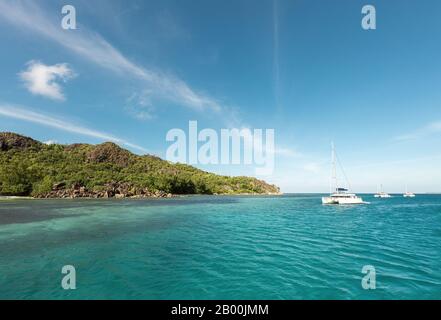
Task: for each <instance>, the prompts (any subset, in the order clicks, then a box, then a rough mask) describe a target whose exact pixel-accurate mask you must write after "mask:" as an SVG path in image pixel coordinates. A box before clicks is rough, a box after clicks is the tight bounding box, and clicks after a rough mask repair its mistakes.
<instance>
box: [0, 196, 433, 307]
mask: <svg viewBox="0 0 441 320" xmlns="http://www.w3.org/2000/svg"><path fill="white" fill-rule="evenodd" d="M363 198H364V200H365V201H370V202H371V204H369V205H359V206H323V205H322V204H321V202H320V195H284V196H274V197H269V196H268V197H266V196H262V197H246V196H243V197H242V196H235V197H228V196H192V197H183V198H174V199H156V200H11V201H9V200H8V201H0V298H2V299H440V298H441V195H417V197H416V198H414V199H409V198H403V197H401V196H398V195H397V196H395V197H394V198H391V199H376V198H374V197H373V196H372V195H363ZM65 265H72V266H74V267H75V271H76V289H75V290H64V289H63V288H62V286H61V282H62V279H63V277H64V276H66V275H65V274H62V272H61V270H62V267H63V266H65ZM366 265H370V266H373V267H374V268H375V289H370V290H365V289H363V287H362V278H363V277H364V276H365V274H363V273H362V269H363V267H364V266H366ZM370 276H373V273H370ZM372 279H373V278H372V277H371V278H370V280H372ZM370 283H371V284H372V282H370Z"/></svg>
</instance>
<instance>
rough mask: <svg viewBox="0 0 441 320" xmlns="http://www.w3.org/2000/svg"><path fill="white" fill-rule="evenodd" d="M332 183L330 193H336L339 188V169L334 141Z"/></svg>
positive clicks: (332, 143) (332, 147) (332, 145)
mask: <svg viewBox="0 0 441 320" xmlns="http://www.w3.org/2000/svg"><path fill="white" fill-rule="evenodd" d="M331 163H332V167H331V183H330V193H334V192H335V191H336V190H337V188H338V181H337V167H336V164H335V146H334V141H332V142H331Z"/></svg>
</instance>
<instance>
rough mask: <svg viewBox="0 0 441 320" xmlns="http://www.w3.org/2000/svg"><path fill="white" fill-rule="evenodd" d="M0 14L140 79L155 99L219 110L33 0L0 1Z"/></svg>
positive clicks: (180, 82)
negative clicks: (67, 27) (73, 27)
mask: <svg viewBox="0 0 441 320" xmlns="http://www.w3.org/2000/svg"><path fill="white" fill-rule="evenodd" d="M0 18H3V20H6V21H8V22H9V23H10V24H12V25H14V26H15V27H17V28H19V29H23V30H26V31H30V32H34V33H36V34H38V35H40V36H44V37H45V38H47V39H50V40H52V41H54V42H56V43H57V44H59V45H61V46H63V47H65V48H66V49H68V50H69V51H71V52H73V53H76V54H77V55H79V56H81V57H83V58H85V59H87V60H88V61H90V62H93V63H94V64H96V65H98V66H100V67H102V68H105V69H107V70H110V71H112V72H115V73H118V74H119V75H121V76H129V77H132V78H135V79H138V80H142V81H143V84H144V85H145V86H146V87H148V88H150V89H152V92H153V94H154V97H155V98H157V99H162V100H167V101H172V102H174V103H176V104H178V105H182V106H185V107H188V108H191V109H193V110H198V111H205V110H211V111H215V112H219V111H221V110H222V106H221V104H220V103H219V102H218V101H217V100H216V99H214V98H212V97H210V96H208V95H206V94H202V93H200V92H196V90H194V89H193V88H191V87H190V86H189V85H188V84H187V83H186V82H185V81H183V80H181V79H179V78H178V77H176V76H173V75H169V74H165V73H162V72H160V71H157V70H151V69H147V68H145V67H143V66H141V65H138V64H136V63H135V62H133V61H131V60H130V59H128V58H126V57H125V56H124V55H123V54H122V53H121V52H120V51H119V50H118V49H116V48H115V47H113V46H112V45H111V44H110V43H109V42H107V41H106V40H105V39H104V38H103V37H102V36H101V35H99V34H97V33H95V32H92V31H88V30H87V28H85V27H84V26H81V28H79V29H78V30H75V31H72V30H63V29H62V28H61V27H60V25H59V21H56V20H54V16H49V15H47V14H46V13H45V12H44V10H42V9H41V8H40V6H39V5H38V4H37V2H36V1H19V0H14V1H8V0H2V1H0Z"/></svg>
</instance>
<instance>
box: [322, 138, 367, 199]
mask: <svg viewBox="0 0 441 320" xmlns="http://www.w3.org/2000/svg"><path fill="white" fill-rule="evenodd" d="M331 159H332V171H331V181H330V195H329V197H323V198H322V203H323V204H364V203H367V202H364V201H363V199H362V198H361V197H359V196H357V195H356V194H355V193H350V192H349V189H346V188H341V187H339V186H338V180H337V168H336V164H335V162H336V160H337V156H336V153H335V148H334V143H332V156H331ZM340 166H341V165H340ZM342 170H343V168H342ZM343 174H344V171H343ZM344 176H345V178H346V175H345V174H344ZM346 182H347V183H348V185H349V182H348V181H347V178H346Z"/></svg>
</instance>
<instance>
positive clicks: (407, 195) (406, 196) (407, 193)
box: [403, 185, 415, 198]
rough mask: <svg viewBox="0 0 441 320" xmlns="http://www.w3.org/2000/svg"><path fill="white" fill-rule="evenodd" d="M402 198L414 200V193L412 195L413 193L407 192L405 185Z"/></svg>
mask: <svg viewBox="0 0 441 320" xmlns="http://www.w3.org/2000/svg"><path fill="white" fill-rule="evenodd" d="M403 197H404V198H415V193H413V192H409V191H408V190H407V185H406V192H405V193H404V194H403Z"/></svg>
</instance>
